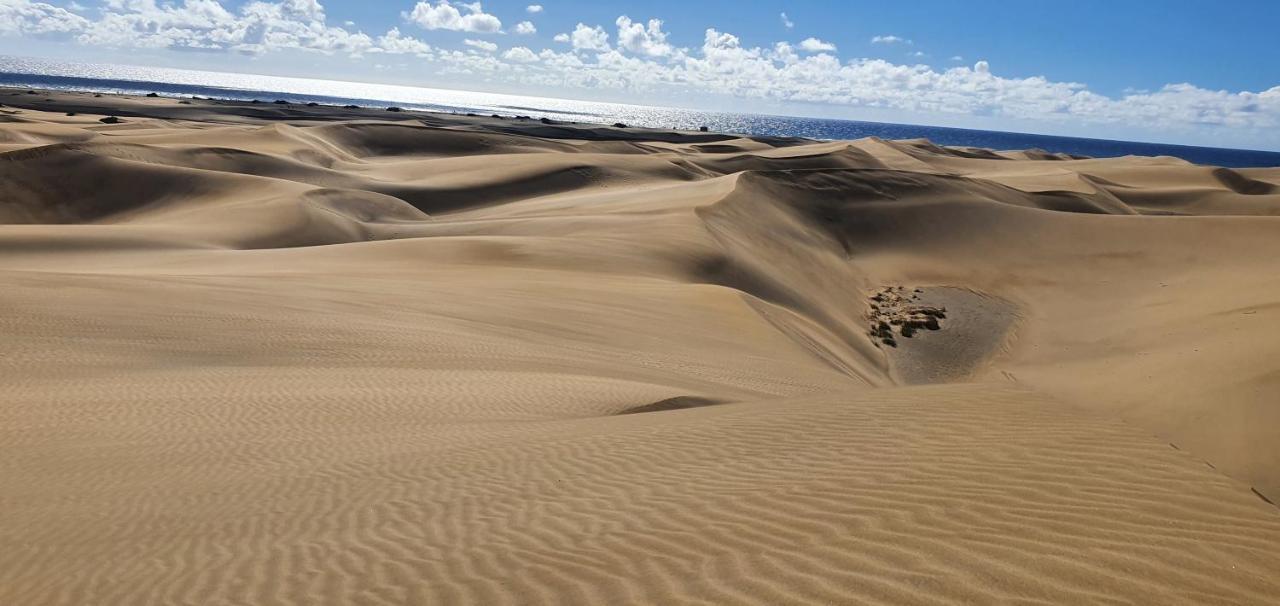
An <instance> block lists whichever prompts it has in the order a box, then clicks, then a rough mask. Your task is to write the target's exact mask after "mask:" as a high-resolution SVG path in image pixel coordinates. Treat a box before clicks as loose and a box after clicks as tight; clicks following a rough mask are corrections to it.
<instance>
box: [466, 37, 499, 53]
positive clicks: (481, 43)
mask: <svg viewBox="0 0 1280 606" xmlns="http://www.w3.org/2000/svg"><path fill="white" fill-rule="evenodd" d="M462 43H463V44H465V45H467V46H470V47H471V48H478V49H480V50H482V51H484V52H486V53H492V52H493V51H496V50H498V45H497V44H494V43H492V42H487V41H485V40H472V39H471V38H467V39H466V40H463V41H462Z"/></svg>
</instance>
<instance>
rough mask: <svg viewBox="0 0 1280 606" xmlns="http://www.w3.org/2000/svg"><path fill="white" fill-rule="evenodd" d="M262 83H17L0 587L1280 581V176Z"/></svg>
mask: <svg viewBox="0 0 1280 606" xmlns="http://www.w3.org/2000/svg"><path fill="white" fill-rule="evenodd" d="M270 101H271V100H268V99H264V102H263V103H259V104H249V103H232V102H215V101H208V100H194V101H189V102H187V103H179V102H177V101H176V100H171V99H163V98H143V97H135V98H126V97H112V96H103V97H94V96H93V95H89V94H75V93H47V92H42V91H38V92H37V93H36V94H34V95H33V94H28V93H26V92H25V91H10V90H0V104H3V106H4V107H0V281H2V283H3V288H2V289H0V324H2V326H3V331H2V332H0V335H2V336H3V338H2V339H0V514H2V515H0V603H3V604H33V605H44V604H122V605H124V604H127V605H137V604H201V605H203V604H218V605H222V604H226V605H231V604H255V605H257V604H263V605H270V604H467V603H474V604H624V603H625V604H791V603H825V604H854V603H886V604H935V603H946V602H951V603H971V604H978V603H1019V604H1062V603H1116V604H1124V603H1153V604H1155V603H1158V604H1175V603H1215V604H1218V603H1221V604H1267V603H1274V600H1275V597H1276V596H1277V595H1280V508H1277V507H1276V506H1275V505H1273V504H1272V503H1271V502H1270V501H1276V502H1280V370H1277V367H1276V364H1275V360H1278V359H1280V339H1277V336H1280V333H1277V330H1276V328H1275V327H1276V326H1277V320H1280V303H1278V302H1280V238H1277V237H1276V235H1277V233H1280V217H1278V216H1277V215H1280V169H1246V170H1228V169H1221V168H1213V167H1204V166H1197V165H1193V164H1189V163H1186V162H1183V161H1181V160H1177V159H1173V158H1139V157H1128V158H1115V159H1087V158H1072V157H1068V156H1064V155H1056V154H1048V153H1044V152H1038V151H1034V150H1031V151H1014V152H995V151H990V150H976V149H967V148H965V149H960V148H943V147H939V146H936V145H933V144H931V143H929V142H926V141H882V140H873V139H865V140H859V141H839V142H812V141H804V140H796V139H768V138H745V137H737V136H733V135H723V134H717V133H680V132H669V131H658V130H646V129H636V128H628V129H613V128H605V127H599V126H590V125H573V124H558V123H551V124H546V123H542V122H540V121H538V120H518V119H514V118H511V117H507V118H501V119H499V118H490V117H479V116H471V117H468V116H445V115H438V114H427V113H418V112H387V111H385V110H379V109H342V108H328V107H305V106H301V105H296V104H291V105H278V104H274V103H271V102H270ZM68 113H74V114H75V115H67V114H68ZM107 116H117V117H118V118H119V122H118V123H114V124H107V123H103V122H101V121H100V120H101V119H102V118H104V117H107ZM890 294H891V295H892V296H891V297H890V296H889V295H890ZM877 297H879V300H877ZM881 321H883V322H884V323H885V325H884V326H881V325H880V322H881ZM904 326H905V327H907V330H906V331H905V332H906V333H909V334H904V330H903V327H904Z"/></svg>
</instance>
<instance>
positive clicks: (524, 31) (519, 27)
mask: <svg viewBox="0 0 1280 606" xmlns="http://www.w3.org/2000/svg"><path fill="white" fill-rule="evenodd" d="M516 33H517V34H521V35H526V36H527V35H529V34H536V33H538V28H537V27H534V25H533V22H532V21H521V22H519V23H517V24H516Z"/></svg>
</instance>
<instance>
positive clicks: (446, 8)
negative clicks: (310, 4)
mask: <svg viewBox="0 0 1280 606" xmlns="http://www.w3.org/2000/svg"><path fill="white" fill-rule="evenodd" d="M300 1H306V0H300ZM313 1H314V0H313ZM458 6H461V7H462V8H463V9H464V10H465V11H466V14H463V11H460V10H458V8H457V6H454V5H453V4H450V3H449V0H440V1H439V2H438V3H436V4H432V3H431V2H418V4H416V5H415V6H414V7H413V10H412V11H410V12H408V13H403V14H402V16H403V17H404V18H405V20H407V21H410V22H412V23H415V24H417V25H418V26H419V27H421V28H423V29H445V30H452V31H458V32H475V33H482V34H492V33H494V32H497V31H499V30H501V29H502V21H500V20H499V19H498V18H497V17H495V16H493V15H490V14H488V13H486V12H484V9H483V7H481V6H480V3H479V2H475V3H471V4H459V5H458Z"/></svg>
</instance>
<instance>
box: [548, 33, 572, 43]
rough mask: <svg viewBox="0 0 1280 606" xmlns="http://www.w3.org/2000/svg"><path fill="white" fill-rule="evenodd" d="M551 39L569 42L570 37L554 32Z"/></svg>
mask: <svg viewBox="0 0 1280 606" xmlns="http://www.w3.org/2000/svg"><path fill="white" fill-rule="evenodd" d="M552 40H555V41H556V42H569V40H570V37H569V34H556V35H555V37H554V38H552Z"/></svg>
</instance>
